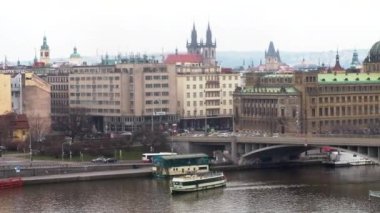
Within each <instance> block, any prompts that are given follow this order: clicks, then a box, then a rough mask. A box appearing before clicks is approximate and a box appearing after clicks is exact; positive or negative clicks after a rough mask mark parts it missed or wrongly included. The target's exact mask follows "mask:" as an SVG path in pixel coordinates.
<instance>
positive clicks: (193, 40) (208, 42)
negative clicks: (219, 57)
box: [187, 23, 216, 48]
mask: <svg viewBox="0 0 380 213" xmlns="http://www.w3.org/2000/svg"><path fill="white" fill-rule="evenodd" d="M187 47H192V48H198V47H214V48H215V47H216V40H215V42H214V43H213V42H212V32H211V28H210V23H208V26H207V31H206V43H205V44H203V40H202V39H201V40H200V43H198V38H197V30H196V29H195V23H193V30H192V31H191V41H190V43H189V42H187Z"/></svg>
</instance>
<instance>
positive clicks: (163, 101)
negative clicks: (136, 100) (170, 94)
mask: <svg viewBox="0 0 380 213" xmlns="http://www.w3.org/2000/svg"><path fill="white" fill-rule="evenodd" d="M145 104H146V105H151V104H155V105H160V104H169V100H147V101H145Z"/></svg>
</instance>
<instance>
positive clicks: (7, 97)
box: [0, 73, 12, 115]
mask: <svg viewBox="0 0 380 213" xmlns="http://www.w3.org/2000/svg"><path fill="white" fill-rule="evenodd" d="M0 97H1V98H0V115H2V114H5V113H7V112H12V96H11V76H10V75H8V74H2V73H0Z"/></svg>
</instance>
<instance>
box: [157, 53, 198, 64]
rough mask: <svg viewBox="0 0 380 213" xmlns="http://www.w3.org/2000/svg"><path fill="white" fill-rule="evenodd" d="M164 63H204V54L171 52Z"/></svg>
mask: <svg viewBox="0 0 380 213" xmlns="http://www.w3.org/2000/svg"><path fill="white" fill-rule="evenodd" d="M164 63H165V64H176V63H202V56H201V55H199V54H170V55H168V56H167V57H166V59H165V62H164Z"/></svg>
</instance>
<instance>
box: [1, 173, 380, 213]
mask: <svg viewBox="0 0 380 213" xmlns="http://www.w3.org/2000/svg"><path fill="white" fill-rule="evenodd" d="M225 174H226V177H227V179H228V183H227V187H225V188H219V189H213V190H208V191H203V192H198V193H197V192H195V193H190V194H181V195H175V196H172V195H170V194H169V188H168V187H169V186H168V181H167V180H156V179H151V178H132V179H118V180H107V181H92V182H80V183H64V184H48V185H38V186H27V187H24V188H20V189H11V190H2V191H0V212H1V213H7V212H49V213H50V212H91V213H93V212H192V213H193V212H329V213H330V212H370V208H371V205H372V203H373V201H372V203H371V202H370V201H369V200H368V190H380V167H379V166H361V167H350V168H336V169H331V168H324V167H309V168H291V169H289V168H288V169H264V170H250V171H244V172H242V171H239V172H225ZM372 206H373V205H372ZM373 212H376V211H373ZM378 212H380V210H378Z"/></svg>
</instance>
